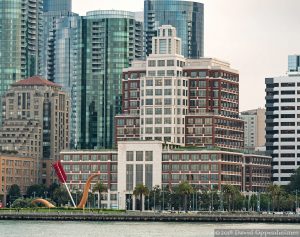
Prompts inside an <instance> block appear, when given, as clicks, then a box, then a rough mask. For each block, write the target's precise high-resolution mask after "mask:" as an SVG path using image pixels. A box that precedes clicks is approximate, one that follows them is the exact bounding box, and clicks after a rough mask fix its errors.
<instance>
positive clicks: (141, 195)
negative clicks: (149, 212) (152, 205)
mask: <svg viewBox="0 0 300 237" xmlns="http://www.w3.org/2000/svg"><path fill="white" fill-rule="evenodd" d="M140 211H143V194H140Z"/></svg>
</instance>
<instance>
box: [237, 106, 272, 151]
mask: <svg viewBox="0 0 300 237" xmlns="http://www.w3.org/2000/svg"><path fill="white" fill-rule="evenodd" d="M265 113H266V110H265V109H263V108H258V109H253V110H247V111H244V112H241V116H240V117H241V119H242V120H243V121H244V123H245V124H244V128H245V133H244V138H245V141H244V142H245V148H246V149H256V150H258V149H262V147H265V143H266V138H265V136H266V131H265V127H266V125H265V119H266V115H265Z"/></svg>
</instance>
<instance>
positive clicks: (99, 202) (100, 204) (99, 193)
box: [99, 192, 102, 209]
mask: <svg viewBox="0 0 300 237" xmlns="http://www.w3.org/2000/svg"><path fill="white" fill-rule="evenodd" d="M99 196H100V198H99V204H100V209H101V208H102V206H101V199H102V195H101V193H100V192H99Z"/></svg>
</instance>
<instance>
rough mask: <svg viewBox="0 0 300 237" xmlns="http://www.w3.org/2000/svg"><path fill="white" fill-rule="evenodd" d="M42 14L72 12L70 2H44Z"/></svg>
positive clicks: (64, 0)
mask: <svg viewBox="0 0 300 237" xmlns="http://www.w3.org/2000/svg"><path fill="white" fill-rule="evenodd" d="M43 9H44V12H61V11H66V12H70V11H71V10H72V0H44V5H43Z"/></svg>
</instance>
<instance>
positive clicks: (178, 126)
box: [116, 26, 244, 149]
mask: <svg viewBox="0 0 300 237" xmlns="http://www.w3.org/2000/svg"><path fill="white" fill-rule="evenodd" d="M158 35H159V36H158V37H153V38H152V40H153V45H154V47H153V53H152V54H151V55H150V56H149V57H148V58H147V60H146V61H134V62H133V64H132V66H131V67H129V68H125V69H124V70H123V81H122V83H123V96H122V114H120V115H117V116H116V141H126V140H139V139H142V140H160V141H165V142H172V143H174V144H177V145H182V146H197V147H213V146H215V147H220V148H229V149H242V148H243V146H244V143H243V136H244V135H243V121H242V120H240V119H239V75H238V71H237V70H235V69H232V68H231V67H230V64H229V63H227V62H224V61H221V60H218V59H214V58H200V59H186V58H184V57H183V55H182V54H181V52H182V51H181V43H180V39H179V38H177V37H176V29H175V28H174V27H172V26H162V27H160V28H159V34H158Z"/></svg>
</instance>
